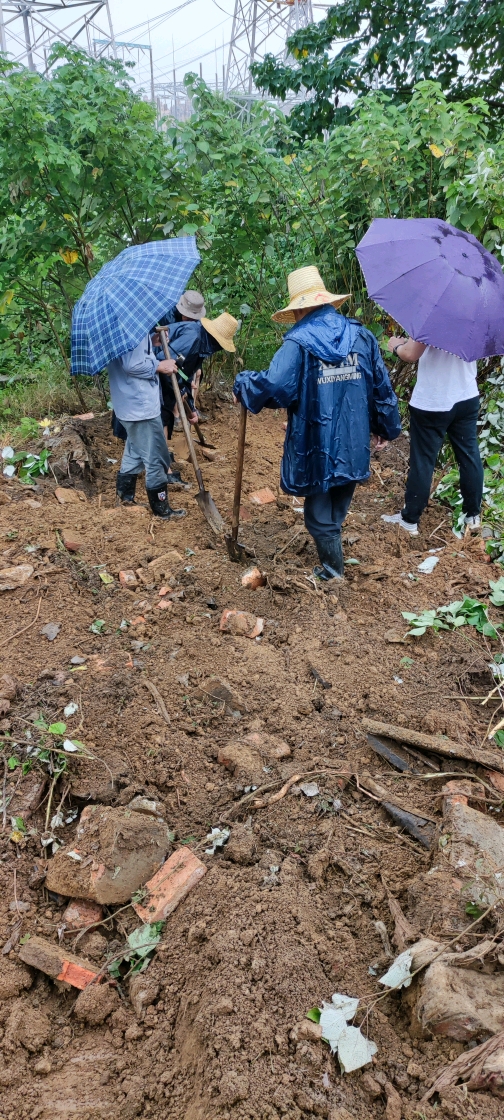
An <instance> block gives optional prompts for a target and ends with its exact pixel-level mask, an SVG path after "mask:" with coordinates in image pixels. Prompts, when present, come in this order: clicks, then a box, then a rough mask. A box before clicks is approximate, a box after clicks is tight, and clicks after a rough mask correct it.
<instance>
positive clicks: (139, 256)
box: [71, 237, 201, 375]
mask: <svg viewBox="0 0 504 1120" xmlns="http://www.w3.org/2000/svg"><path fill="white" fill-rule="evenodd" d="M200 260H201V257H200V255H199V253H198V250H197V248H196V239H195V238H194V237H171V238H169V239H168V240H167V241H150V242H149V243H148V244H147V245H132V246H131V248H129V249H123V251H122V253H119V255H118V256H117V257H115V258H114V260H113V261H109V263H108V264H106V265H104V266H103V268H101V269H100V271H99V273H98V275H97V276H95V277H94V279H93V280H90V282H89V284H88V285H87V286H86V288H85V290H84V293H83V295H82V296H81V298H80V300H79V301H78V302H77V303H76V304H75V307H74V311H73V316H72V366H71V369H72V373H85V374H88V375H93V374H95V373H99V372H100V370H102V369H103V367H104V366H106V365H107V363H108V362H111V361H112V359H113V358H118V357H119V355H120V354H125V353H126V352H127V351H128V350H134V348H135V346H138V343H139V342H141V340H142V338H143V337H144V335H146V334H147V331H148V330H150V328H151V327H152V326H153V325H154V324H155V323H156V322H158V321H159V319H160V318H161V317H162V316H163V315H166V314H167V313H168V311H170V310H171V308H172V307H173V306H174V305H175V304H176V303H177V301H178V300H179V299H180V296H181V295H182V292H183V291H184V289H185V287H186V286H187V281H188V280H189V277H190V275H191V273H192V272H193V271H194V269H195V268H196V265H197V264H198V263H199V261H200Z"/></svg>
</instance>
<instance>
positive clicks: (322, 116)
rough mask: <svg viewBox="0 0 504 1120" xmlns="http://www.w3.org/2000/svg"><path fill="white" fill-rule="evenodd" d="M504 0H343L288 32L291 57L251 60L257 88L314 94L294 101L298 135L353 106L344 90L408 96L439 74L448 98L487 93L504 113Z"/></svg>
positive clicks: (315, 130)
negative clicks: (288, 59)
mask: <svg viewBox="0 0 504 1120" xmlns="http://www.w3.org/2000/svg"><path fill="white" fill-rule="evenodd" d="M503 21H504V2H503V0H484V2H483V3H481V0H437V2H432V0H382V2H381V3H380V4H376V3H374V2H371V0H342V2H341V3H340V4H338V6H337V7H334V8H330V9H329V11H328V13H327V16H326V18H325V19H323V20H321V22H320V23H317V24H312V25H311V26H310V27H307V28H303V29H302V30H299V31H296V32H295V34H294V35H293V36H292V37H291V38H290V39H289V42H288V45H289V48H290V51H291V55H292V56H293V58H294V59H295V64H294V65H289V64H285V63H278V62H276V60H275V59H274V57H273V56H272V55H268V56H267V57H266V59H265V61H264V62H263V63H256V64H254V65H253V66H252V73H253V75H254V80H255V81H256V83H257V84H258V86H259V88H261V89H263V90H267V91H268V92H269V93H270V94H271V95H272V96H275V97H281V98H285V97H286V96H287V95H288V93H289V92H293V93H299V91H300V89H301V88H302V87H304V88H305V89H306V90H308V91H309V92H310V93H311V94H312V97H311V98H310V99H309V100H307V101H305V102H304V103H303V104H301V105H298V106H296V107H295V108H294V110H293V112H292V115H291V119H292V123H293V126H294V128H295V129H297V131H298V132H299V133H300V135H301V136H315V135H320V133H321V131H322V130H323V129H328V128H330V127H331V126H332V124H333V123H334V122H335V121H336V120H337V119H338V118H339V119H341V117H342V116H345V115H348V107H347V106H346V105H341V95H347V96H348V95H349V94H351V95H355V94H362V93H364V92H367V91H369V90H370V89H372V88H373V89H376V88H380V89H382V90H385V91H387V92H389V93H392V94H393V95H394V96H396V97H399V98H407V97H409V96H411V94H412V91H413V88H414V87H415V85H416V84H417V83H418V82H419V81H421V80H422V79H435V80H436V81H438V82H439V84H440V86H441V89H442V90H443V91H444V92H445V93H446V94H447V96H448V97H449V98H450V99H461V98H464V99H466V98H468V97H475V96H481V97H485V99H486V101H487V104H488V107H489V111H490V113H491V115H492V116H493V117H494V118H496V119H498V118H500V117H502V115H503V113H504V93H503V87H504V39H503V36H502V24H503Z"/></svg>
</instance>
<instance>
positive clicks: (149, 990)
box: [128, 972, 159, 1023]
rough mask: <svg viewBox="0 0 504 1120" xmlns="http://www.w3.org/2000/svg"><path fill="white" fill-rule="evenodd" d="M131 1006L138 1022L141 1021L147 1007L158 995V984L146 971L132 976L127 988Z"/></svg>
mask: <svg viewBox="0 0 504 1120" xmlns="http://www.w3.org/2000/svg"><path fill="white" fill-rule="evenodd" d="M128 994H129V998H130V1001H131V1006H132V1008H133V1011H134V1012H135V1016H136V1018H137V1019H138V1022H139V1023H141V1022H142V1019H143V1017H144V1014H145V1011H146V1008H147V1007H150V1005H151V1004H152V1003H154V1000H155V999H157V997H158V995H159V984H158V982H157V980H154V979H153V978H152V976H149V974H148V973H145V972H140V973H138V975H137V976H132V977H131V980H130V982H129V989H128Z"/></svg>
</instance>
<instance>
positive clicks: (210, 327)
mask: <svg viewBox="0 0 504 1120" xmlns="http://www.w3.org/2000/svg"><path fill="white" fill-rule="evenodd" d="M201 325H202V327H204V328H205V330H206V331H208V333H209V334H211V335H212V338H215V339H217V342H218V343H219V346H222V349H223V350H228V351H229V353H230V354H234V353H235V351H236V346H235V344H234V342H233V338H234V336H235V334H236V332H237V330H238V320H237V319H233V316H232V315H229V314H228V312H227V311H223V312H222V315H218V316H217V318H216V319H205V318H203V319H202V320H201Z"/></svg>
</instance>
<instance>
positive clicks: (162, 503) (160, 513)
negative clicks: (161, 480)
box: [147, 486, 186, 521]
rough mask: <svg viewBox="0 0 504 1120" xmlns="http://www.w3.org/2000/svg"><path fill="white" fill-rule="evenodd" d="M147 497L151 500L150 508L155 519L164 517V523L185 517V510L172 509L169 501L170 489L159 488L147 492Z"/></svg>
mask: <svg viewBox="0 0 504 1120" xmlns="http://www.w3.org/2000/svg"><path fill="white" fill-rule="evenodd" d="M147 497H148V499H149V505H150V508H151V510H152V512H153V514H154V516H155V517H162V518H163V521H169V520H170V518H181V517H185V515H186V510H185V509H172V508H171V506H170V503H169V501H168V489H167V487H166V486H163V487H162V488H159V489H158V488H157V487H156V489H155V490H147Z"/></svg>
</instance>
